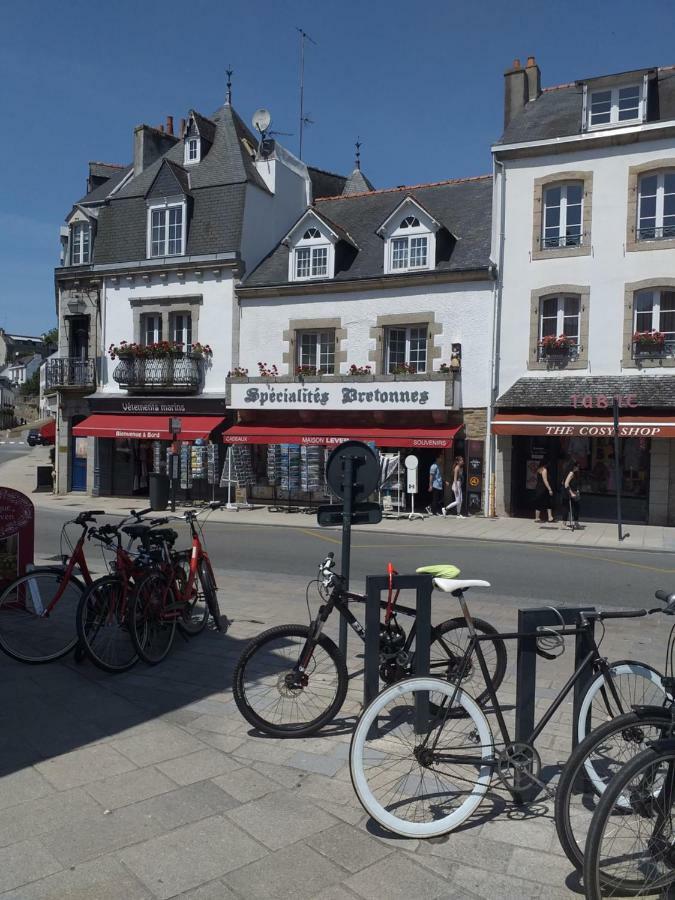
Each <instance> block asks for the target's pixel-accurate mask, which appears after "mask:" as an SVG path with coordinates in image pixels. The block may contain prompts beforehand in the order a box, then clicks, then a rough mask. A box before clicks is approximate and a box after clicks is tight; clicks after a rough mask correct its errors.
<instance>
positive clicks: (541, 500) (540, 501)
mask: <svg viewBox="0 0 675 900" xmlns="http://www.w3.org/2000/svg"><path fill="white" fill-rule="evenodd" d="M542 510H546V514H547V516H548V521H549V522H553V521H554V519H553V488H552V487H551V482H550V481H549V478H548V461H547V460H545V459H542V460H541V461H540V463H539V465H538V466H537V484H536V487H535V489H534V521H535V522H541V513H542Z"/></svg>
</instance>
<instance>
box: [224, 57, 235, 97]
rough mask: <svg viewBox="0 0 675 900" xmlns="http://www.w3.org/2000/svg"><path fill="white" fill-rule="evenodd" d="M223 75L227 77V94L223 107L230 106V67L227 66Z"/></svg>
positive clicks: (231, 71)
mask: <svg viewBox="0 0 675 900" xmlns="http://www.w3.org/2000/svg"><path fill="white" fill-rule="evenodd" d="M225 74H226V75H227V93H226V94H225V105H226V106H232V74H233V69H232V66H231V65H229V66H228V67H227V69H225Z"/></svg>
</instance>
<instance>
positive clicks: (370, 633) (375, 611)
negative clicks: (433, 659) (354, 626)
mask: <svg viewBox="0 0 675 900" xmlns="http://www.w3.org/2000/svg"><path fill="white" fill-rule="evenodd" d="M389 585H390V580H389V576H388V575H368V576H367V577H366V639H365V645H366V648H365V664H364V678H363V705H364V709H365V707H366V706H367V705H368V704H369V703H370V701H371V700H373V699H374V698H375V697H376V696H377V694H378V693H379V692H380V615H381V605H380V595H381V594H382V591H388V590H389ZM391 586H392V589H393V590H394V591H399V590H401V591H415V605H416V608H417V616H416V620H415V621H416V632H415V675H428V674H429V665H430V655H431V650H430V648H431V592H432V590H433V579H432V578H431V575H394V577H393V581H392V584H391ZM421 699H422V698H418V700H417V708H416V710H415V721H416V723H420V727H419V730H420V731H423V730H424V723H425V722H426V721H427V714H428V709H427V710H426V711H425V710H424V709H422V707H421V706H420V700H421Z"/></svg>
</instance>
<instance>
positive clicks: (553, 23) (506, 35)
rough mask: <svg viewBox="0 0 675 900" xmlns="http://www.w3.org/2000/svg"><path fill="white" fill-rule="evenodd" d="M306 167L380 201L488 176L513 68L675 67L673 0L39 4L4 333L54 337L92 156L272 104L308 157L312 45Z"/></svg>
mask: <svg viewBox="0 0 675 900" xmlns="http://www.w3.org/2000/svg"><path fill="white" fill-rule="evenodd" d="M296 26H301V27H303V28H304V29H305V31H307V32H308V33H309V34H310V35H311V36H312V37H313V38H314V40H315V41H316V42H317V45H316V46H313V45H311V44H309V45H308V46H307V52H306V63H305V74H306V86H305V110H306V112H308V113H309V114H310V115H311V117H312V118H313V119H314V122H315V124H314V125H312V126H310V127H309V129H308V130H307V131H306V132H305V146H304V150H305V152H304V154H303V155H304V158H305V160H306V161H307V162H309V163H312V164H314V165H318V166H320V167H322V168H327V169H330V170H333V171H337V172H345V173H346V172H349V171H350V170H351V168H352V166H353V154H354V148H353V142H354V140H355V139H356V136H357V135H360V137H361V140H362V142H363V148H362V167H363V169H364V171H365V172H366V174H367V175H368V177H369V178H370V179H371V181H373V183H374V184H375V185H376V186H377V187H388V186H392V185H398V184H415V183H420V182H426V181H437V180H441V179H444V178H455V177H463V176H468V175H478V174H482V173H484V172H488V171H489V170H490V152H489V148H490V143H491V142H492V141H493V140H494V139H495V138H497V137H498V136H499V134H500V130H501V125H502V101H503V72H504V70H505V69H506V68H507V67H508V66H509V65H510V64H511V62H512V60H513V59H514V57H516V56H518V57H520V58H521V59H522V60H523V62H524V61H525V59H526V57H527V56H528V55H530V54H534V55H535V56H536V58H537V61H538V62H539V65H540V67H541V70H542V84H543V85H544V86H548V85H553V84H559V83H562V82H567V81H573V80H575V79H577V78H584V77H587V76H591V75H597V74H603V73H610V72H617V71H623V70H628V69H632V68H639V67H642V66H653V65H671V64H675V49H674V48H675V16H673V14H672V6H671V4H670V2H669V0H642V2H641V3H640V4H639V5H636V4H635V3H634V2H632V0H631V2H629V0H590V2H589V0H585V2H577V0H567V2H566V3H551V2H546V0H537V2H534V0H523V2H520V3H519V2H515V3H504V2H503V0H482V2H447V0H446V2H441V0H427V2H426V3H423V4H422V3H413V2H410V0H370V2H364V0H361V2H355V0H342V2H340V3H330V4H328V3H325V2H321V0H314V2H309V0H286V2H281V0H257V2H253V3H252V2H250V0H248V2H245V0H220V2H218V3H216V2H213V0H211V2H206V0H191V2H190V3H187V4H186V3H184V2H178V0H162V2H157V0H143V2H140V3H139V2H138V0H133V2H132V0H116V2H115V3H110V2H106V3H102V2H101V0H66V2H65V3H62V4H60V5H59V4H57V5H55V4H54V3H52V2H49V3H48V2H46V0H22V2H21V3H18V4H13V5H12V6H11V8H10V7H8V6H6V7H5V10H4V13H3V27H2V30H1V31H0V84H1V85H2V89H1V90H0V109H1V110H2V113H3V116H2V118H3V123H4V133H5V139H4V141H3V142H2V144H1V145H0V146H1V147H2V149H1V150H0V154H1V156H0V159H2V171H3V173H4V179H3V186H2V190H1V191H0V232H1V233H2V241H0V271H1V272H2V276H3V277H2V281H1V282H0V327H4V328H6V329H8V330H10V331H18V332H31V333H32V332H35V333H40V332H42V331H44V330H46V329H47V328H49V327H51V326H52V325H53V324H55V312H54V289H53V267H54V265H55V264H56V263H57V261H58V232H59V226H60V225H61V224H62V222H63V218H64V216H65V215H66V214H67V213H68V211H69V209H70V207H71V205H72V203H73V202H74V201H75V200H77V199H78V198H79V197H80V196H81V195H82V194H83V193H84V187H85V179H86V175H87V163H88V161H89V160H94V159H95V160H104V161H107V162H118V163H126V162H128V161H129V160H130V158H131V154H132V134H133V128H134V126H135V125H137V124H139V123H140V122H146V123H148V124H153V125H157V124H159V123H160V122H163V121H164V120H165V118H166V116H167V115H173V116H174V118H175V120H176V121H178V120H179V119H180V118H181V117H184V116H185V115H186V112H187V110H188V109H189V108H190V107H194V108H195V109H198V110H199V111H201V112H203V113H205V114H207V115H208V114H209V113H211V112H213V111H214V110H215V109H216V108H217V107H218V106H219V105H220V104H221V103H222V101H223V98H224V93H225V74H224V72H225V69H226V68H227V65H228V64H231V65H232V67H233V69H234V71H235V74H234V78H233V95H234V105H235V107H236V108H237V110H238V111H239V113H240V114H241V115H242V116H243V118H244V119H245V120H246V121H247V122H249V121H250V118H251V114H252V112H253V111H254V110H255V109H256V108H257V107H259V106H266V107H268V108H269V109H270V110H271V112H272V115H273V128H275V129H277V130H278V131H282V132H292V133H293V136H292V137H281V138H280V140H281V141H282V142H284V143H286V144H287V146H288V147H289V148H290V149H291V150H293V151H294V152H297V141H298V74H299V44H298V40H299V38H298V34H297V32H296V30H295V29H296Z"/></svg>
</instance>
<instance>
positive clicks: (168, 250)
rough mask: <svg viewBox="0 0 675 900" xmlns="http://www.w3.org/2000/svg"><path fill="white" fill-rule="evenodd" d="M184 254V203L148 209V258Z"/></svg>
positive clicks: (159, 205) (160, 205)
mask: <svg viewBox="0 0 675 900" xmlns="http://www.w3.org/2000/svg"><path fill="white" fill-rule="evenodd" d="M184 253H185V203H184V202H179V203H162V204H158V205H152V206H149V207H148V257H157V256H183V255H184Z"/></svg>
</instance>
